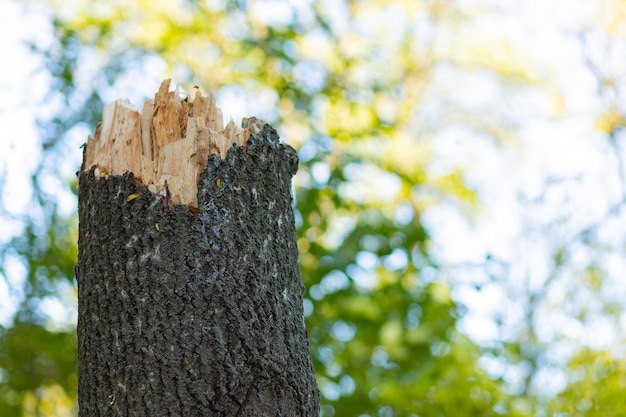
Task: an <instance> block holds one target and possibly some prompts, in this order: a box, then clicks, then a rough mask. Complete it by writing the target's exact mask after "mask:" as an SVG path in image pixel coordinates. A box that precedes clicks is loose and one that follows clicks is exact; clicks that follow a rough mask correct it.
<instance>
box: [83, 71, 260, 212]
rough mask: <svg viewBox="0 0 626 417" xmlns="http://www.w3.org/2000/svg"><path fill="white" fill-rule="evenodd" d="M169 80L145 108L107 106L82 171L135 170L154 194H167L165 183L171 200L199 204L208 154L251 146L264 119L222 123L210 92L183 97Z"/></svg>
mask: <svg viewBox="0 0 626 417" xmlns="http://www.w3.org/2000/svg"><path fill="white" fill-rule="evenodd" d="M170 83H171V80H169V79H168V80H165V81H163V82H162V83H161V86H160V88H159V91H158V92H157V93H156V94H155V96H154V99H150V100H147V101H146V102H145V103H144V105H143V109H142V110H141V112H139V111H138V110H137V109H136V108H135V107H134V106H133V105H132V103H130V102H129V101H128V100H116V101H114V102H113V103H109V104H107V105H106V106H105V107H104V110H103V115H102V122H100V124H99V125H98V128H97V129H96V133H95V135H94V137H93V138H92V137H89V139H88V140H87V144H86V146H85V150H84V154H83V166H82V170H83V171H88V170H90V169H91V167H92V166H94V165H95V166H96V170H95V174H96V176H98V177H107V176H109V175H122V174H124V173H126V172H127V171H131V172H132V173H133V174H134V175H135V178H137V179H138V180H139V181H140V182H141V183H142V184H144V185H145V186H146V187H148V189H149V190H150V191H152V192H153V193H155V194H163V192H165V191H166V190H165V188H166V184H167V188H168V190H169V193H170V195H171V201H172V203H173V204H185V205H188V206H192V207H197V205H198V189H197V182H198V180H199V178H200V174H201V173H202V171H204V170H205V169H206V166H207V162H208V157H209V155H210V154H216V155H217V156H219V157H220V158H222V159H223V158H225V157H226V153H227V152H228V150H229V149H230V148H231V147H232V146H233V145H238V146H245V145H247V144H248V139H249V138H250V136H251V135H252V134H254V133H257V132H259V131H260V130H262V129H263V125H264V124H265V122H263V121H262V120H258V119H256V118H255V117H251V118H249V119H244V120H243V121H242V127H238V126H236V125H235V122H233V121H232V120H230V121H229V122H228V123H227V124H226V126H224V120H223V116H222V111H221V110H220V109H219V108H218V107H217V106H216V105H215V96H214V95H213V94H212V93H209V94H208V95H207V96H203V95H202V94H201V93H200V92H199V91H196V94H195V96H194V98H193V100H189V98H183V99H181V98H180V94H179V91H178V89H176V91H169V89H170Z"/></svg>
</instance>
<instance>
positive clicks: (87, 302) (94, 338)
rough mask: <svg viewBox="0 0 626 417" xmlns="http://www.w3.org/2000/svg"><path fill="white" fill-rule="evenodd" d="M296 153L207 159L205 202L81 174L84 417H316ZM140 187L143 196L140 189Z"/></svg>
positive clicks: (270, 150) (260, 148) (263, 137)
mask: <svg viewBox="0 0 626 417" xmlns="http://www.w3.org/2000/svg"><path fill="white" fill-rule="evenodd" d="M297 163H298V161H297V156H296V153H295V151H294V150H293V148H291V147H289V146H287V145H285V144H282V143H280V142H279V141H278V135H277V134H276V132H275V131H274V129H272V128H271V127H270V126H269V125H266V126H265V127H264V129H263V131H262V132H260V133H257V134H255V135H253V136H252V137H251V138H250V140H249V142H248V146H233V147H232V148H231V149H230V150H229V151H228V154H227V156H226V158H225V159H220V158H218V157H217V156H215V155H210V156H209V162H208V167H207V169H206V170H205V171H204V172H203V173H202V174H201V177H200V180H199V182H198V209H199V212H195V213H192V212H191V211H190V209H188V208H187V207H186V206H183V205H170V204H169V203H168V202H167V201H166V199H165V197H163V196H158V195H155V194H153V193H151V192H150V191H149V190H148V189H147V188H146V187H145V186H143V185H140V184H138V181H136V180H135V179H134V177H133V174H132V173H127V174H125V175H122V176H109V177H108V178H96V177H95V175H94V169H93V168H92V169H91V170H90V171H87V172H81V173H80V174H79V176H80V178H79V183H80V187H79V221H80V226H79V255H78V264H77V274H76V275H77V279H78V303H79V304H78V378H79V410H80V411H79V416H81V417H98V416H185V417H186V416H318V415H319V393H318V390H317V386H316V382H315V374H314V370H313V365H312V362H311V358H310V353H309V346H308V340H307V334H306V329H305V325H304V319H303V310H302V296H303V293H304V285H303V283H302V280H301V277H300V268H299V263H298V249H297V246H296V230H295V222H294V215H293V210H292V206H291V204H292V199H291V178H292V176H293V174H295V171H296V169H297ZM137 194H138V196H137Z"/></svg>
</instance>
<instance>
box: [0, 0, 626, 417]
mask: <svg viewBox="0 0 626 417" xmlns="http://www.w3.org/2000/svg"><path fill="white" fill-rule="evenodd" d="M617 3H619V4H620V5H621V2H617ZM28 5H29V6H30V7H38V8H42V10H45V11H46V13H49V15H50V22H51V31H52V32H53V33H52V36H53V40H52V41H51V44H47V43H44V44H41V43H36V42H35V43H33V44H32V45H31V47H32V50H33V52H34V53H37V54H39V55H40V56H41V57H42V58H43V60H44V61H43V62H44V65H43V66H42V71H43V72H46V73H48V74H49V75H50V83H51V84H50V86H51V87H50V91H49V95H48V100H49V102H51V103H55V110H54V112H52V113H53V115H52V116H50V115H47V116H45V117H44V116H42V117H41V132H42V136H41V148H42V149H43V150H44V152H43V153H42V154H41V162H40V164H39V166H40V168H39V169H38V170H37V172H35V173H34V174H33V175H32V178H31V184H32V187H33V190H34V191H33V193H34V196H33V205H34V207H36V208H34V209H33V211H32V212H29V213H25V214H24V216H22V217H20V218H19V219H15V220H16V221H18V222H19V223H20V224H21V225H22V230H23V233H21V234H20V235H19V236H16V237H15V238H14V239H13V240H12V241H11V242H9V244H8V245H5V246H4V247H2V248H1V249H2V252H1V254H2V262H1V263H0V265H2V266H0V273H2V274H3V276H4V277H5V278H6V277H8V276H9V275H10V274H9V272H8V269H5V267H6V266H7V265H9V264H10V263H13V264H15V263H17V264H19V265H20V267H19V268H17V269H18V270H24V271H25V272H24V275H25V276H26V279H25V280H23V282H22V281H19V280H18V281H14V282H13V283H11V284H10V287H11V291H12V292H13V296H14V297H15V298H17V299H20V306H19V309H18V311H17V313H16V314H15V316H14V321H13V323H12V325H11V326H9V327H7V328H2V329H0V382H2V384H1V385H0V415H2V416H5V415H6V416H13V415H15V416H52V415H57V416H58V415H72V413H75V412H76V410H75V402H76V380H75V379H76V377H75V373H74V368H75V362H74V361H75V348H74V344H75V339H74V333H73V331H74V330H73V329H72V328H70V329H66V328H63V327H61V328H59V327H58V326H57V327H55V325H54V323H52V322H50V320H49V318H48V317H47V316H46V314H44V313H43V311H44V310H45V309H43V308H42V305H43V304H45V303H46V302H48V301H50V300H51V299H53V298H55V297H56V298H59V295H58V294H59V293H60V292H62V291H63V289H64V288H65V289H67V283H68V282H72V279H73V264H74V261H75V258H76V246H75V244H76V237H75V233H76V230H75V229H76V225H75V216H73V217H71V218H69V219H68V218H66V216H62V215H59V211H58V207H57V205H58V196H57V195H55V194H54V193H53V192H50V191H49V187H47V186H46V184H47V183H46V182H45V181H44V179H46V178H48V179H49V178H57V179H59V181H61V182H63V183H64V184H65V183H67V184H68V185H65V187H66V188H69V187H75V183H72V184H70V181H66V179H65V178H63V175H61V174H60V171H59V169H58V167H59V165H60V161H61V160H63V158H65V157H66V155H67V154H68V153H69V152H68V151H67V146H68V143H70V142H71V141H70V139H69V138H70V137H71V134H72V132H75V131H76V129H78V128H81V127H83V128H85V127H86V128H87V129H88V130H89V131H91V132H93V131H94V130H95V125H96V124H97V122H98V120H99V118H100V114H101V110H102V105H103V102H104V101H108V100H109V99H112V98H119V97H120V95H119V91H130V92H132V91H133V88H134V87H135V86H137V87H136V89H139V88H140V85H141V82H145V83H146V84H149V85H150V87H149V88H148V89H147V90H145V91H149V92H153V91H154V90H155V89H156V86H158V83H159V81H160V78H161V77H165V76H173V77H174V79H175V82H177V83H179V84H180V85H181V86H183V87H185V88H186V90H187V91H192V86H193V85H199V86H200V87H201V88H202V89H203V90H213V91H216V92H218V94H219V93H224V92H230V93H232V94H235V95H238V96H240V97H243V98H244V99H245V101H246V102H254V103H258V104H257V106H258V107H254V108H253V110H255V115H257V116H260V117H262V118H264V119H266V120H267V121H269V122H271V123H272V124H273V125H274V126H275V127H276V128H278V129H279V131H280V133H281V136H282V137H283V138H284V140H286V141H288V142H289V143H290V144H292V145H293V146H295V147H296V148H297V149H298V150H299V153H300V159H301V165H300V170H299V172H298V174H297V176H296V177H295V179H294V184H295V189H296V193H295V196H296V217H297V220H298V224H297V228H298V244H299V247H300V251H301V265H302V275H303V279H304V281H305V283H306V285H307V288H308V289H309V291H308V293H307V295H306V299H305V313H306V315H307V326H308V328H309V334H310V343H311V351H312V356H313V360H314V364H315V369H316V372H317V377H318V382H319V386H320V390H321V392H322V401H323V406H322V415H323V416H333V415H337V416H351V415H354V416H379V417H390V416H415V415H420V416H491V415H512V416H516V415H520V416H522V415H526V416H530V415H542V414H541V413H542V412H547V411H546V410H553V411H554V412H555V413H556V412H560V413H564V414H560V415H567V416H576V415H616V416H617V415H621V414H620V413H621V411H618V410H623V406H622V405H621V403H620V402H619V398H620V396H619V395H618V394H616V393H617V392H619V391H620V390H621V389H622V388H623V372H622V371H621V370H622V369H623V366H622V365H620V362H618V361H616V360H614V359H612V358H611V357H609V356H605V354H604V353H603V352H599V353H598V352H593V351H584V352H582V353H580V355H579V356H577V357H576V358H574V359H573V360H572V361H571V362H570V364H569V367H570V369H569V370H568V373H567V376H568V378H569V379H570V381H568V382H569V384H568V386H567V387H566V389H565V391H563V392H562V393H561V394H560V395H559V396H558V398H555V399H553V400H552V401H551V402H550V401H548V400H549V399H547V400H546V399H545V398H538V397H537V396H536V394H537V392H538V391H540V389H539V390H538V389H537V388H538V387H536V386H535V387H534V390H533V385H532V384H533V378H534V376H535V374H536V372H539V371H540V370H541V369H540V365H541V363H542V361H545V355H543V352H544V348H545V346H542V342H541V341H540V339H541V338H540V337H539V336H538V335H537V334H536V332H535V329H534V327H533V323H535V322H536V320H538V318H537V316H536V314H537V311H538V308H539V306H541V305H542V302H543V300H544V297H545V294H546V293H547V290H548V289H549V287H550V285H551V284H552V283H553V282H555V281H557V280H558V278H559V273H560V271H561V270H562V266H563V265H564V264H566V263H567V262H568V259H569V257H570V251H572V250H573V249H572V246H566V247H560V246H559V247H557V248H556V249H554V248H553V249H554V250H553V251H552V252H550V254H551V259H552V260H553V263H552V272H553V273H552V274H551V275H549V277H548V278H547V279H546V280H545V282H544V285H543V286H542V287H541V288H539V290H533V289H532V288H531V286H530V284H528V286H527V287H523V285H522V284H520V286H521V287H522V288H521V290H520V291H519V292H515V294H514V297H513V298H517V297H519V302H520V305H523V307H522V309H523V312H522V316H523V318H524V323H526V324H527V325H528V326H527V327H525V328H522V329H521V330H520V331H519V333H518V334H517V335H516V336H515V337H510V338H508V340H505V341H494V343H493V344H492V345H490V346H478V345H477V344H475V343H473V342H472V341H471V340H470V339H469V338H468V337H467V336H466V335H464V334H462V333H461V332H460V331H459V330H458V328H457V327H458V323H459V321H460V320H461V319H462V317H463V314H464V312H465V308H464V306H463V305H461V304H459V303H457V302H455V301H454V299H453V297H452V293H453V290H454V289H455V282H454V281H453V280H449V279H447V278H446V277H447V273H446V272H445V270H444V269H445V268H443V266H442V265H440V264H439V263H438V259H437V256H436V255H435V254H434V249H433V244H432V240H431V238H430V237H429V234H428V232H427V230H426V229H425V227H424V225H423V224H422V219H421V216H422V214H423V213H424V212H425V211H426V210H428V209H430V208H432V207H436V206H437V205H439V204H442V203H444V202H445V203H446V204H450V205H452V206H455V207H457V208H458V209H459V210H460V211H461V212H463V213H466V214H468V215H469V216H470V217H471V216H472V215H475V214H476V213H479V212H480V204H479V199H478V196H477V193H476V191H475V190H473V189H472V187H470V186H468V185H467V181H466V178H465V175H464V169H463V168H464V167H463V166H459V165H454V166H452V167H450V168H448V169H447V170H445V172H439V173H435V172H438V171H437V170H429V169H428V166H429V164H430V163H431V162H432V160H433V158H434V156H433V155H434V151H433V143H434V141H435V138H436V137H437V136H438V135H439V134H441V132H444V131H448V130H450V129H464V130H467V131H471V132H472V133H473V134H475V135H477V136H480V137H485V138H488V139H489V140H491V141H492V142H493V143H494V144H496V145H495V146H496V147H497V146H504V145H505V144H511V143H514V142H515V138H516V130H517V128H518V127H519V126H518V122H517V120H516V117H515V109H514V108H511V107H513V106H499V105H494V103H493V102H487V103H481V102H479V103H478V104H476V103H475V102H472V103H468V102H467V100H463V99H459V98H458V97H455V95H454V92H452V91H450V90H449V85H448V81H447V80H451V79H466V78H467V79H470V78H471V77H474V76H476V75H477V74H480V75H482V76H486V77H487V78H489V80H490V81H491V83H492V84H491V85H493V86H494V88H495V89H496V90H497V92H498V94H500V95H501V96H506V97H512V96H514V95H515V94H520V93H521V92H524V91H529V90H532V89H535V88H537V86H540V87H542V86H545V85H546V84H547V83H548V81H547V80H546V79H545V76H544V75H541V74H538V73H537V71H535V68H533V66H532V65H531V64H530V61H529V59H528V58H527V57H526V56H525V54H524V53H523V52H522V51H520V50H519V49H518V48H517V47H516V46H515V45H514V44H511V43H510V42H508V41H506V40H504V39H501V38H497V37H495V38H494V37H491V36H488V35H486V34H484V33H481V31H478V30H476V22H477V21H479V20H480V18H481V17H482V16H483V14H484V13H485V9H484V7H481V6H480V5H476V4H472V2H461V1H449V2H444V1H439V0H385V1H383V0H367V1H357V0H352V1H340V0H337V1H319V2H314V1H301V2H285V1H261V0H249V1H246V0H207V1H205V2H199V1H195V0H175V1H172V0H168V1H154V0H151V1H147V0H134V1H123V2H122V1H119V2H118V1H110V2H106V1H90V2H87V1H80V0H47V1H39V2H34V1H33V2H28ZM615 7H617V6H615ZM620 10H622V13H623V7H621V9H620ZM611 16H613V15H611ZM620 22H621V20H616V19H613V17H611V18H609V19H608V20H607V25H608V27H609V28H610V30H622V29H619V28H620V27H622V26H623V25H621V23H620ZM620 25H621V26H620ZM606 30H609V29H606ZM616 36H617V35H616ZM591 61H593V60H591ZM146 80H147V81H146ZM457 85H458V84H457ZM602 85H605V86H608V85H609V84H608V83H605V84H602ZM607 88H609V87H607ZM142 91H143V90H142ZM135 93H136V91H135ZM137 94H139V95H141V94H142V93H137ZM143 94H149V93H148V92H145V93H143ZM550 94H552V95H553V99H554V102H555V110H554V114H553V116H554V117H560V116H559V115H562V114H563V113H564V112H565V111H566V110H564V105H563V98H562V97H561V96H560V95H559V93H558V91H556V90H551V91H550ZM143 98H146V97H143ZM607 109H608V110H607V111H606V112H605V113H604V114H603V115H600V116H599V118H598V120H597V128H598V129H599V130H601V131H603V132H604V133H605V134H607V135H612V134H613V133H614V132H615V131H616V129H619V128H621V127H622V126H623V120H624V117H623V110H621V109H620V107H619V106H617V105H616V106H614V107H610V106H607ZM74 164H75V166H76V168H78V166H79V164H80V161H79V160H76V161H74ZM589 232H590V231H589V230H587V231H583V232H581V233H580V234H579V235H578V236H577V237H576V239H575V241H576V242H582V241H584V239H586V238H588V237H589V234H590V233H589ZM529 239H531V238H530V237H529ZM495 264H497V260H493V259H487V261H486V262H485V265H479V267H481V268H485V269H486V270H487V269H489V268H491V267H493V266H494V265H495ZM14 269H15V268H14ZM587 272H588V273H587V274H584V276H585V279H588V281H584V282H588V283H589V285H590V286H593V285H596V287H597V286H598V284H597V282H598V279H600V278H598V277H599V276H601V275H602V273H603V272H602V271H601V268H592V267H590V268H589V269H587ZM502 275H506V273H504V272H503V273H502ZM594 277H595V278H594ZM497 278H498V277H496V278H495V279H497ZM8 281H9V280H8V279H7V282H8ZM594 283H595V284H594ZM476 285H477V287H478V286H479V285H478V284H476ZM584 288H585V289H586V288H587V286H585V287H584ZM517 289H518V290H519V287H518V288H517ZM515 301H518V300H515ZM577 313H580V314H583V313H582V312H580V311H577ZM485 358H487V359H488V360H491V361H495V362H498V363H504V364H507V365H511V366H526V367H527V370H526V371H525V373H524V372H522V374H524V375H525V376H524V377H523V378H522V379H523V380H524V381H523V383H522V387H521V388H519V387H518V388H512V387H511V386H510V384H508V383H507V378H506V377H505V374H506V372H500V373H497V372H496V373H494V372H493V371H490V372H489V373H488V372H487V371H486V370H485V369H486V368H488V367H485V366H482V365H481V364H482V363H484V360H485ZM481 360H482V361H483V362H481ZM502 366H505V365H502ZM525 369H526V368H525ZM600 381H602V382H601V386H599V384H600ZM607 384H610V385H607ZM539 388H540V387H539ZM539 393H540V392H539ZM539 397H540V396H539ZM602 402H605V405H609V404H610V406H609V409H613V410H615V414H606V413H603V412H602V410H606V409H605V408H604V406H602V408H598V407H599V404H602ZM594 410H598V411H597V414H593V413H594V412H595V411H594ZM550 412H552V411H550ZM535 413H539V414H535ZM543 415H545V414H543ZM550 415H553V414H550ZM555 415H556V414H555Z"/></svg>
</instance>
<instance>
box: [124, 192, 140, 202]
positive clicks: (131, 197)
mask: <svg viewBox="0 0 626 417" xmlns="http://www.w3.org/2000/svg"><path fill="white" fill-rule="evenodd" d="M140 195H141V194H139V193H132V194H131V195H129V196H128V197H126V201H133V200H134V199H136V198H137V197H139V196H140Z"/></svg>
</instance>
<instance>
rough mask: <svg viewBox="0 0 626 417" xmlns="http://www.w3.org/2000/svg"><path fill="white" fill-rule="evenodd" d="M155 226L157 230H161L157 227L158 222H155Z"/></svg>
mask: <svg viewBox="0 0 626 417" xmlns="http://www.w3.org/2000/svg"><path fill="white" fill-rule="evenodd" d="M155 227H156V229H157V230H159V231H160V230H161V229H160V228H159V224H158V223H156V224H155Z"/></svg>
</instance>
